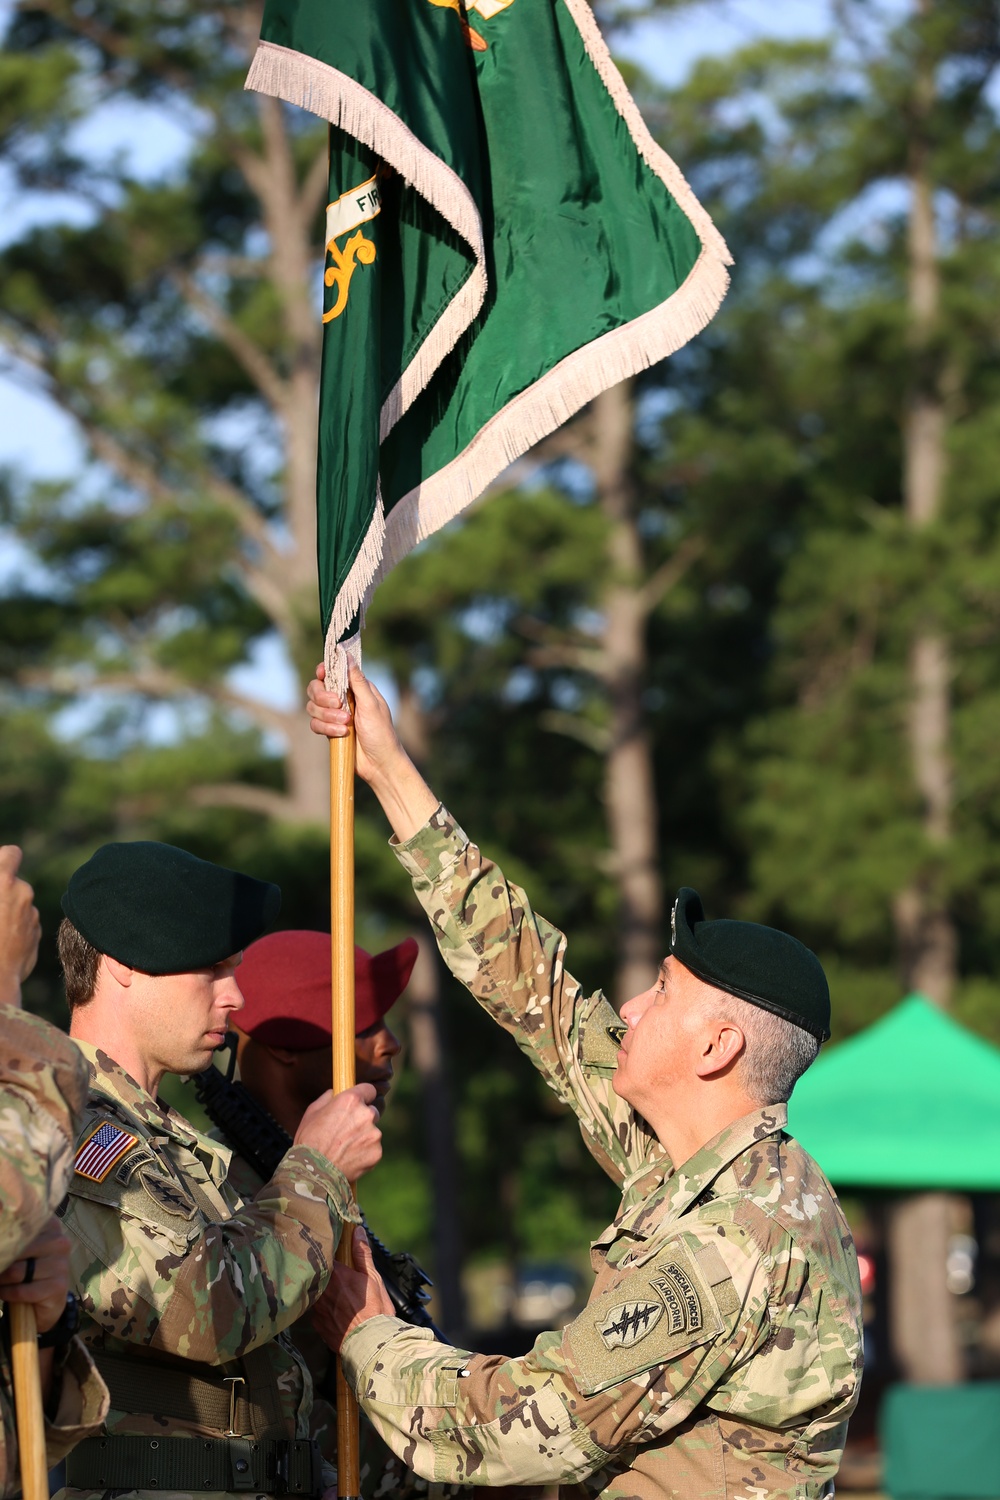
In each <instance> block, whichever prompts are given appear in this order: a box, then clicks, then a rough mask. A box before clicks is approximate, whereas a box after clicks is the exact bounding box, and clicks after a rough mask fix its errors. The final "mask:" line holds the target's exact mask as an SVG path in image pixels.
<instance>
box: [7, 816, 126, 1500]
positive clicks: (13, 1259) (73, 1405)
mask: <svg viewBox="0 0 1000 1500" xmlns="http://www.w3.org/2000/svg"><path fill="white" fill-rule="evenodd" d="M20 864H21V851H20V849H18V848H16V846H14V845H13V844H5V845H2V846H0V1203H2V1204H3V1214H2V1215H0V1299H2V1301H3V1302H20V1303H29V1304H31V1305H32V1306H33V1307H34V1309H35V1319H36V1322H37V1325H38V1333H39V1345H40V1350H41V1352H40V1364H41V1374H42V1389H43V1396H44V1400H45V1412H46V1423H45V1440H46V1442H45V1446H46V1457H47V1461H48V1464H49V1467H50V1468H51V1467H52V1466H53V1465H55V1464H57V1463H58V1462H59V1461H60V1460H61V1459H62V1458H64V1457H65V1456H66V1454H67V1453H68V1452H69V1451H70V1449H71V1448H72V1447H73V1446H74V1445H75V1444H76V1443H78V1442H79V1441H80V1440H81V1438H85V1437H90V1436H91V1435H92V1434H94V1433H96V1432H97V1431H98V1430H99V1428H100V1424H101V1422H102V1420H103V1418H104V1416H105V1415H106V1413H107V1409H108V1400H107V1391H106V1389H105V1386H104V1382H103V1381H102V1380H101V1378H100V1376H99V1375H98V1374H97V1371H96V1370H95V1369H94V1365H93V1362H92V1361H91V1359H90V1356H89V1355H88V1354H87V1351H86V1349H85V1348H84V1346H83V1344H82V1343H81V1342H80V1340H79V1339H78V1338H76V1337H75V1330H76V1325H77V1322H78V1321H79V1314H78V1312H77V1309H76V1305H75V1300H74V1298H73V1296H72V1294H71V1293H70V1291H69V1285H70V1279H69V1252H70V1242H69V1240H68V1239H67V1237H66V1235H65V1234H64V1233H63V1231H62V1229H61V1228H60V1225H59V1222H58V1220H57V1219H55V1218H53V1217H52V1215H53V1210H54V1209H56V1208H57V1207H58V1206H59V1204H60V1203H61V1201H62V1199H63V1196H64V1194H65V1192H66V1185H67V1183H68V1181H69V1177H70V1173H71V1171H72V1166H73V1141H74V1139H75V1136H76V1131H77V1128H78V1126H79V1122H80V1117H81V1115H82V1112H83V1106H84V1103H85V1101H86V1097H87V1068H86V1064H85V1063H84V1060H83V1058H82V1057H81V1056H80V1053H79V1052H78V1051H77V1049H76V1047H75V1046H74V1045H73V1043H72V1042H71V1041H70V1040H69V1038H68V1037H66V1036H64V1035H63V1034H62V1032H60V1031H57V1030H56V1029H55V1027H54V1026H50V1025H49V1024H48V1022H47V1021H43V1020H41V1019H40V1018H39V1017H38V1016H29V1015H25V1014H24V1013H23V1012H22V1011H21V1009H20V1006H21V981H22V980H23V979H26V978H27V976H28V975H29V974H30V973H31V971H32V969H33V968H34V966H35V958H36V956H37V954H38V942H39V938H40V937H41V926H40V924H39V920H38V912H37V911H36V909H35V906H34V897H33V893H32V889H31V886H30V885H28V883H27V882H26V881H24V880H21V879H20V878H19V877H18V873H17V872H18V869H19V868H20ZM2 1314H3V1307H2V1306H0V1324H2V1323H6V1322H7V1321H8V1320H7V1319H3V1318H2ZM0 1335H2V1336H0V1412H2V1415H3V1432H2V1438H0V1442H2V1447H0V1495H10V1494H13V1493H14V1492H15V1491H16V1490H17V1489H18V1488H19V1480H18V1451H17V1442H16V1425H15V1414H14V1401H13V1386H12V1378H11V1369H10V1362H9V1358H8V1355H9V1336H8V1335H7V1332H6V1329H5V1328H2V1327H0Z"/></svg>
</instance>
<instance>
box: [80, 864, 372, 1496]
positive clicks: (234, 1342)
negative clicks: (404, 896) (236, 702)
mask: <svg viewBox="0 0 1000 1500" xmlns="http://www.w3.org/2000/svg"><path fill="white" fill-rule="evenodd" d="M279 904H280V893H279V891H278V888H277V886H273V885H269V884H267V883H265V882H263V881H259V880H253V879H251V878H250V877H248V876H246V875H241V874H238V873H237V872H235V871H233V870H225V869H222V868H220V867H219V866H217V865H212V864H208V863H207V862H206V861H204V860H200V859H196V858H195V857H194V856H193V855H191V854H188V853H186V852H185V851H184V850H182V849H175V848H173V847H171V846H170V845H167V844H155V843H142V842H140V843H120V844H106V845H105V846H104V847H103V848H101V849H98V851H97V852H96V854H94V856H93V857H92V858H91V859H90V860H88V862H87V863H86V864H85V865H83V866H82V867H81V869H79V870H77V871H76V873H75V874H74V875H73V877H72V878H71V880H70V882H69V887H68V889H67V891H66V893H65V895H64V897H63V911H64V912H65V915H66V920H65V921H64V922H63V924H62V926H61V928H60V930H59V952H60V958H61V960H62V964H63V970H64V973H65V976H66V993H67V998H68V1000H69V1003H70V1007H71V1027H70V1029H71V1035H72V1036H73V1037H74V1038H75V1039H76V1041H77V1042H78V1044H79V1046H80V1049H81V1051H82V1052H83V1053H84V1056H85V1057H86V1058H87V1060H88V1062H89V1063H90V1068H91V1076H90V1098H89V1102H88V1106H87V1111H86V1115H85V1119H84V1125H83V1129H82V1131H81V1133H80V1135H79V1137H78V1139H77V1145H76V1154H75V1159H74V1168H75V1170H74V1172H73V1177H72V1180H71V1182H70V1188H69V1206H68V1208H67V1210H66V1213H65V1217H64V1220H63V1223H64V1226H65V1228H66V1230H67V1232H68V1234H69V1236H70V1238H71V1240H72V1241H73V1252H72V1267H73V1277H74V1283H75V1286H76V1289H77V1291H78V1293H79V1296H80V1299H81V1303H82V1308H83V1315H84V1316H83V1333H84V1337H85V1339H86V1341H87V1344H88V1346H89V1347H90V1349H91V1352H92V1353H93V1355H94V1358H95V1361H96V1363H97V1365H98V1368H99V1369H100V1371H101V1373H102V1375H103V1376H104V1378H105V1380H106V1381H107V1384H108V1387H109V1389H110V1392H111V1411H110V1415H109V1417H108V1420H107V1424H106V1431H107V1436H106V1437H103V1438H100V1439H91V1440H88V1441H87V1442H85V1443H83V1444H82V1445H81V1446H80V1447H79V1448H78V1449H77V1450H76V1451H75V1453H73V1454H72V1455H71V1456H70V1458H69V1460H68V1461H67V1485H68V1487H69V1492H70V1493H71V1494H72V1493H77V1494H80V1495H84V1494H88V1495H94V1496H97V1495H101V1494H103V1493H104V1492H105V1491H107V1490H118V1491H122V1490H128V1491H135V1492H138V1493H140V1494H144V1493H150V1494H152V1493H154V1492H155V1493H156V1494H158V1495H160V1496H163V1495H164V1494H167V1495H170V1494H175V1495H178V1494H188V1495H189V1494H190V1493H191V1492H193V1491H197V1492H198V1493H200V1494H202V1495H213V1494H214V1495H216V1496H221V1495H223V1494H234V1493H243V1492H245V1491H247V1490H252V1491H254V1493H255V1494H257V1495H258V1496H261V1495H273V1494H286V1493H293V1494H298V1495H318V1494H319V1493H320V1492H321V1491H322V1490H323V1489H325V1488H326V1487H327V1486H328V1485H329V1483H330V1481H331V1479H332V1476H331V1475H330V1474H329V1473H326V1474H324V1473H323V1472H322V1466H321V1462H320V1456H319V1453H318V1450H317V1449H316V1447H315V1445H314V1444H313V1443H312V1442H311V1441H310V1437H309V1419H310V1405H311V1383H310V1381H309V1377H308V1374H307V1372H306V1369H305V1366H304V1364H303V1362H302V1359H301V1357H300V1356H299V1355H298V1354H297V1352H296V1351H295V1349H294V1348H293V1346H292V1345H291V1344H290V1343H289V1342H288V1341H287V1339H285V1338H284V1337H283V1336H282V1334H283V1330H284V1329H286V1328H289V1327H290V1326H291V1324H292V1323H293V1322H294V1321H295V1320H296V1318H298V1317H300V1316H301V1315H302V1313H303V1312H304V1311H305V1310H306V1308H307V1307H309V1306H310V1305H311V1304H312V1303H313V1302H314V1301H315V1300H316V1298H317V1297H318V1296H319V1294H320V1293H321V1292H322V1290H323V1288H324V1287H325V1286H326V1283H327V1280H328V1278H329V1275H330V1269H331V1266H332V1263H333V1258H334V1253H335V1251H336V1247H337V1243H338V1241H339V1238H340V1234H341V1229H342V1226H343V1225H344V1224H345V1223H350V1222H352V1221H353V1222H357V1220H358V1213H357V1208H356V1205H355V1204H354V1201H353V1198H352V1195H351V1192H350V1189H349V1186H348V1183H349V1181H353V1180H354V1179H355V1178H356V1177H358V1176H359V1175H360V1174H361V1173H363V1172H365V1171H367V1170H368V1169H369V1168H370V1167H372V1166H374V1164H375V1162H376V1161H377V1160H378V1159H379V1156H380V1155H381V1138H380V1135H379V1131H378V1127H377V1124H376V1119H377V1113H376V1110H375V1108H374V1102H373V1101H374V1097H375V1090H374V1088H373V1087H372V1086H371V1085H370V1084H359V1085H358V1086H357V1087H356V1088H353V1089H349V1090H347V1091H346V1092H345V1093H342V1094H339V1095H337V1096H336V1097H334V1096H333V1095H332V1094H330V1093H329V1092H328V1093H326V1094H324V1095H323V1096H322V1097H321V1098H320V1099H318V1100H317V1101H316V1102H315V1103H314V1104H312V1105H311V1106H310V1108H309V1109H307V1110H306V1111H305V1113H304V1115H303V1117H302V1121H301V1123H300V1125H299V1128H298V1130H297V1131H296V1134H295V1143H294V1145H293V1146H292V1149H291V1150H289V1151H288V1152H287V1153H286V1155H285V1156H284V1157H283V1158H282V1160H281V1162H280V1163H279V1165H278V1167H277V1170H276V1171H275V1173H274V1175H273V1177H272V1178H271V1180H270V1181H269V1182H266V1183H264V1184H263V1186H262V1187H261V1188H260V1190H259V1191H258V1192H257V1193H256V1195H255V1196H254V1197H253V1198H252V1199H251V1200H250V1201H248V1202H244V1201H243V1200H242V1199H241V1198H240V1196H239V1195H238V1194H237V1193H236V1192H235V1191H234V1190H233V1189H232V1187H231V1186H229V1185H228V1184H227V1181H226V1174H227V1169H228V1166H229V1152H228V1150H227V1149H226V1148H225V1147H223V1146H221V1145H220V1144H219V1143H218V1142H216V1141H213V1140H211V1139H209V1138H208V1137H206V1136H203V1135H200V1134H199V1132H198V1131H197V1130H195V1129H194V1127H193V1126H192V1125H190V1124H189V1123H188V1121H187V1120H185V1119H183V1117H182V1116H181V1115H179V1114H178V1113H177V1112H176V1111H174V1110H172V1109H170V1108H168V1107H167V1105H165V1104H164V1103H163V1102H162V1101H161V1100H160V1099H158V1098H157V1087H158V1085H159V1082H160V1079H161V1078H162V1076H163V1074H164V1073H165V1072H175V1073H191V1072H195V1071H197V1070H199V1069H201V1068H203V1067H205V1066H206V1064H207V1063H208V1062H209V1060H210V1058H211V1056H212V1052H213V1049H214V1048H215V1047H216V1046H218V1045H219V1043H220V1042H221V1041H222V1040H223V1038H224V1036H225V1033H226V1030H227V1027H228V1025H229V1021H230V1018H231V1017H233V1016H234V1015H236V1014H237V1013H238V1012H239V1010H240V1008H241V1006H242V1004H243V998H242V996H241V994H240V991H239V986H238V984H237V980H236V974H237V969H238V967H239V963H240V955H241V950H242V949H243V947H244V946H245V945H246V944H248V943H249V942H251V941H252V940H253V939H254V938H256V937H258V936H259V935H260V934H261V932H262V931H263V930H264V928H266V927H267V926H269V925H270V924H271V923H272V922H273V920H274V918H275V917H276V915H277V912H278V906H279Z"/></svg>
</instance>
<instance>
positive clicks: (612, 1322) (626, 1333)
mask: <svg viewBox="0 0 1000 1500" xmlns="http://www.w3.org/2000/svg"><path fill="white" fill-rule="evenodd" d="M662 1316H663V1303H662V1302H623V1303H622V1304H621V1305H620V1306H619V1307H613V1308H612V1309H611V1311H610V1312H609V1314H608V1316H607V1317H606V1318H605V1320H604V1322H603V1323H602V1324H601V1326H600V1328H599V1329H598V1332H599V1333H600V1335H601V1338H602V1339H603V1340H604V1342H605V1344H606V1346H607V1347H608V1348H609V1349H628V1348H630V1347H631V1345H632V1344H637V1343H638V1342H639V1340H640V1339H644V1338H645V1337H646V1335H647V1333H652V1331H653V1329H654V1328H655V1327H656V1325H657V1323H658V1322H659V1321H660V1319H661V1317H662Z"/></svg>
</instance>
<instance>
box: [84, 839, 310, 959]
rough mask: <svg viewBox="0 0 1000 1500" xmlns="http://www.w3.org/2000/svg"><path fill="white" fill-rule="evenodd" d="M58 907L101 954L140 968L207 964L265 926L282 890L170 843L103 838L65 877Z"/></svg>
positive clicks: (237, 947) (236, 949) (244, 943)
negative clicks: (116, 841)
mask: <svg viewBox="0 0 1000 1500" xmlns="http://www.w3.org/2000/svg"><path fill="white" fill-rule="evenodd" d="M62 909H63V911H64V912H65V913H66V916H67V917H68V918H69V920H70V921H71V922H72V923H73V926H74V927H75V928H76V929H77V931H78V932H80V933H82V934H83V936H84V937H85V938H86V939H87V942H88V943H90V944H91V946H92V947H94V948H96V949H97V950H98V952H99V953H107V954H108V955H109V957H111V958H117V959H118V961H119V963H123V964H127V965H128V966H129V968H130V969H141V970H142V971H143V973H145V974H183V973H187V972H190V971H191V970H192V969H208V968H211V967H212V965H213V964H217V963H221V962H222V960H223V959H226V958H229V957H230V956H231V955H232V954H234V953H240V952H241V951H242V950H243V949H244V948H245V947H246V946H247V944H248V943H252V942H253V940H254V938H258V937H260V935H261V934H262V933H263V932H265V931H266V930H267V928H268V927H270V926H271V923H272V922H273V921H274V920H275V918H276V917H277V915H278V912H279V911H280V909H281V891H280V890H279V888H278V887H277V886H276V885H271V884H270V883H269V882H267V881H265V880H254V879H253V877H252V876H250V875H241V874H240V873H239V872H238V871H237V870H227V869H224V868H223V866H222V865H213V864H209V862H208V860H205V859H197V858H196V857H195V855H193V854H188V852H187V850H186V849H176V848H175V847H174V846H173V844H155V843H152V842H150V841H146V840H136V841H135V842H134V843H128V844H103V845H102V846H101V848H100V849H98V850H97V852H96V854H93V855H92V856H91V858H90V859H88V860H87V863H86V864H85V865H81V866H80V868H79V869H78V870H77V871H76V872H75V873H74V874H73V875H72V876H71V877H70V882H69V885H68V887H67V889H66V891H65V892H64V894H63V898H62Z"/></svg>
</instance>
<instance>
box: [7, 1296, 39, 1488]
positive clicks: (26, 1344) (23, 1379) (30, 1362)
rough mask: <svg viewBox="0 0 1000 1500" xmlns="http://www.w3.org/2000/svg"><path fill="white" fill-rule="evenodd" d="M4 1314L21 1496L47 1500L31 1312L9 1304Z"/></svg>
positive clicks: (35, 1338)
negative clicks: (6, 1315)
mask: <svg viewBox="0 0 1000 1500" xmlns="http://www.w3.org/2000/svg"><path fill="white" fill-rule="evenodd" d="M7 1312H8V1313H9V1315H10V1362H11V1366H12V1369H13V1373H14V1404H15V1407H16V1409H17V1447H18V1457H19V1462H20V1466H21V1492H22V1494H23V1496H24V1500H49V1476H48V1470H47V1467H46V1463H45V1415H44V1412H43V1410H42V1373H41V1367H40V1365H39V1360H38V1323H37V1320H36V1318H35V1309H34V1308H33V1307H31V1306H30V1305H27V1304H25V1303H23V1302H11V1303H10V1304H9V1306H8V1308H7Z"/></svg>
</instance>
